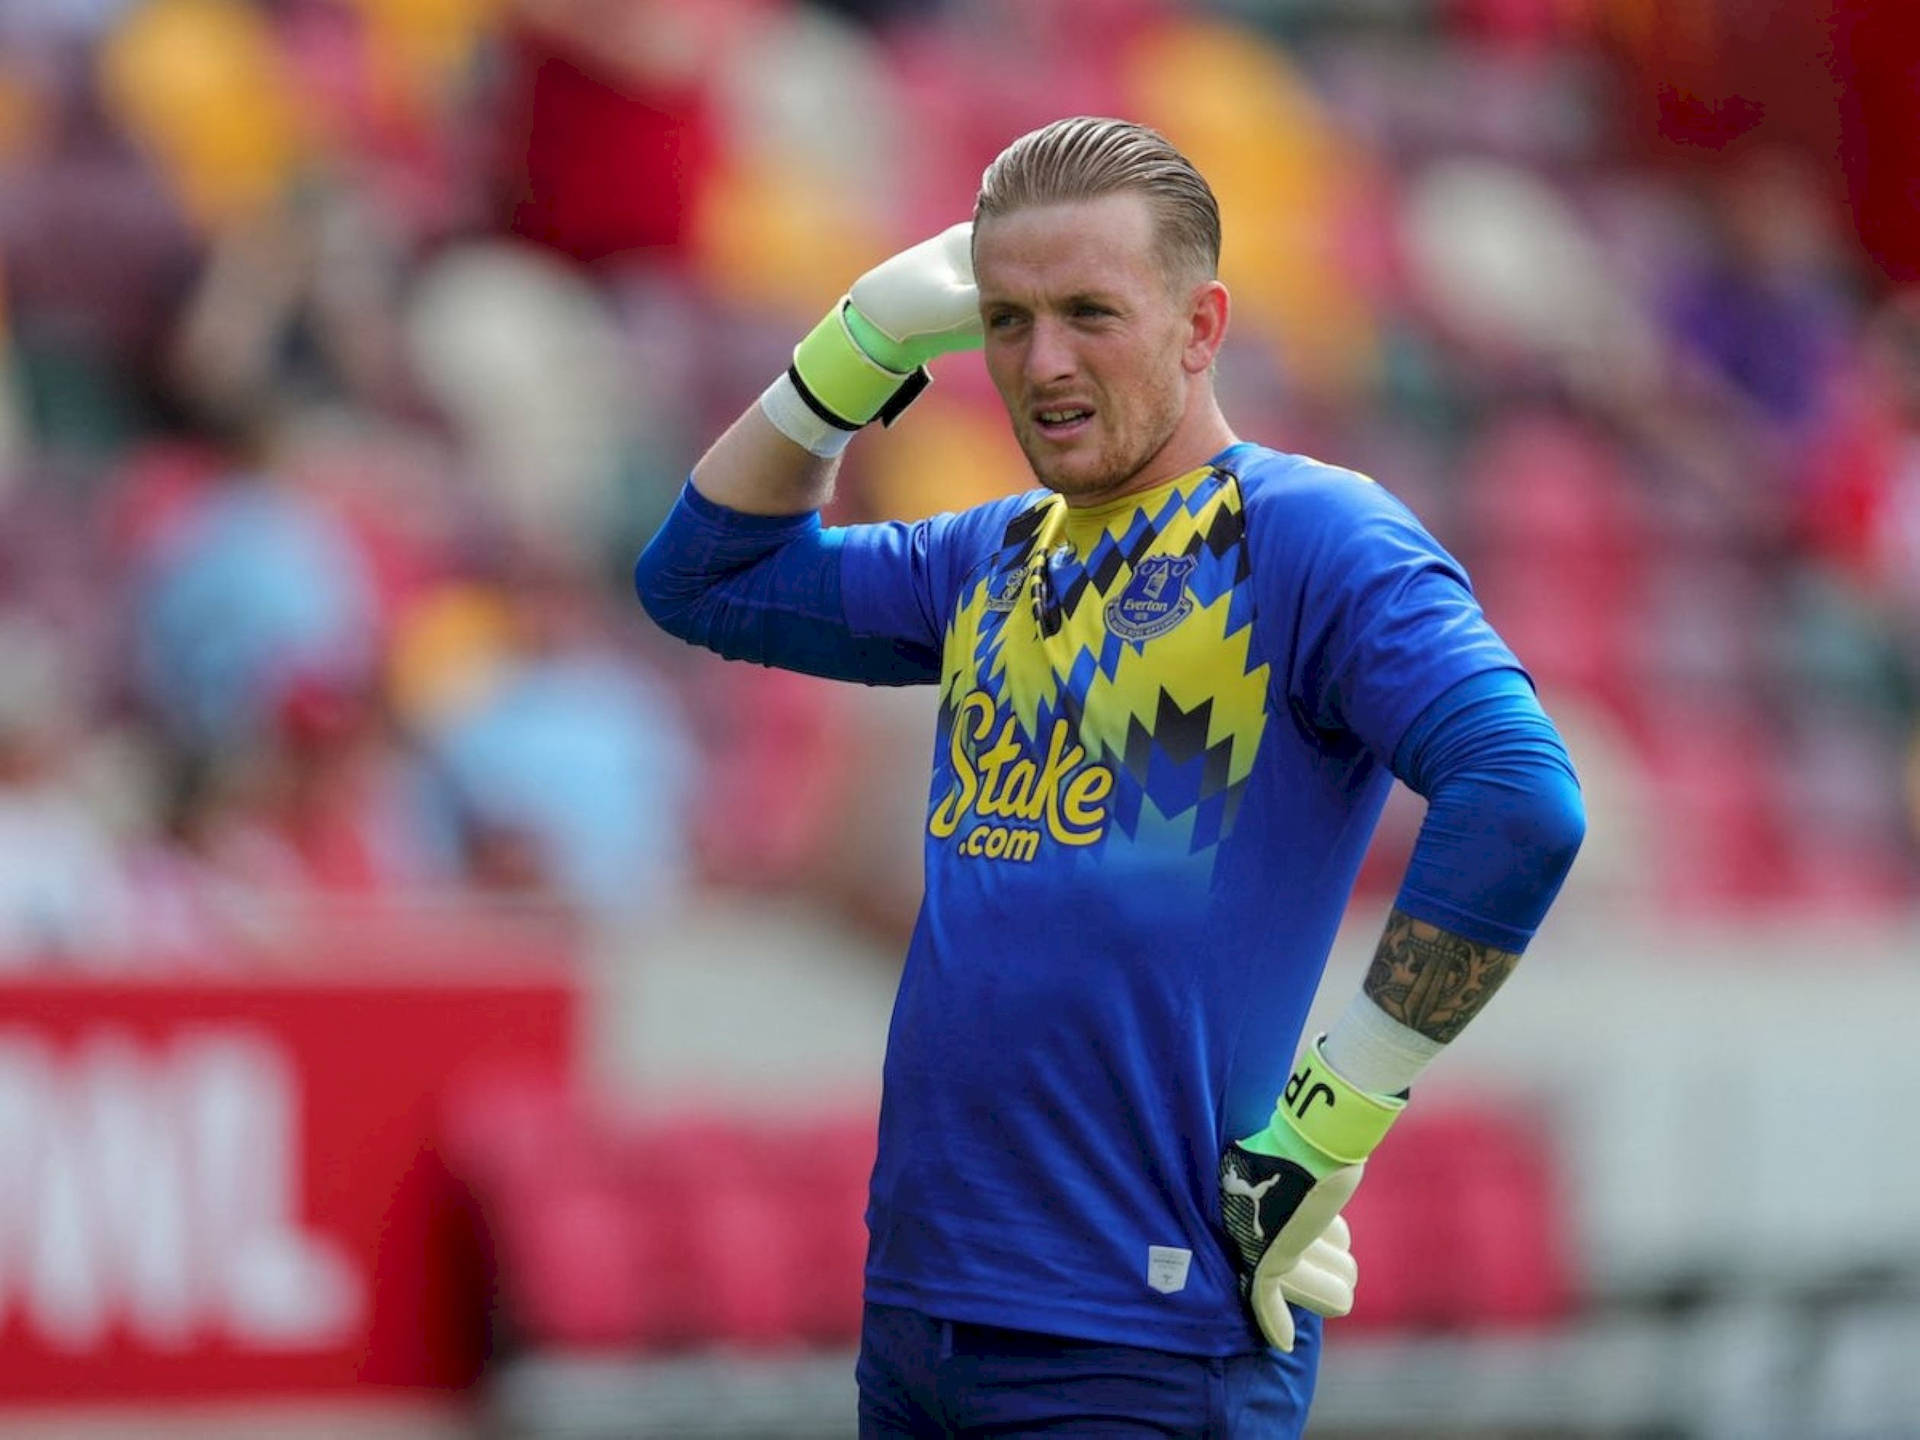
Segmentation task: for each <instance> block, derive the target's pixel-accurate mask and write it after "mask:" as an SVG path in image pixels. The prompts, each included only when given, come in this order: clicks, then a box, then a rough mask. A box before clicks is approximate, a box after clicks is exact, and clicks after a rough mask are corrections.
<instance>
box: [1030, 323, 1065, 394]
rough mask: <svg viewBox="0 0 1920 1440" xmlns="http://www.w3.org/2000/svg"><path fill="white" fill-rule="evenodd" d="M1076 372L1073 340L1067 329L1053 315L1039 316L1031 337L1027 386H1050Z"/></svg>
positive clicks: (1031, 331)
mask: <svg viewBox="0 0 1920 1440" xmlns="http://www.w3.org/2000/svg"><path fill="white" fill-rule="evenodd" d="M1073 370H1074V358H1073V345H1072V337H1071V336H1069V335H1068V333H1067V327H1066V326H1064V325H1062V324H1061V323H1060V322H1059V321H1058V320H1055V319H1053V318H1052V317H1050V316H1046V315H1042V316H1038V317H1036V318H1035V320H1034V322H1033V327H1032V329H1031V330H1030V331H1029V332H1028V335H1027V353H1026V378H1027V383H1028V384H1030V385H1045V384H1050V383H1052V382H1053V381H1056V380H1064V379H1066V378H1067V377H1069V376H1071V375H1072V374H1073Z"/></svg>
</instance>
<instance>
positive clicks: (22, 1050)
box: [0, 966, 579, 1404]
mask: <svg viewBox="0 0 1920 1440" xmlns="http://www.w3.org/2000/svg"><path fill="white" fill-rule="evenodd" d="M578 1008H579V1007H578V997H577V994H576V991H575V988H574V986H573V984H572V983H571V980H570V979H569V978H568V976H567V974H566V972H565V971H563V970H562V969H560V968H559V967H557V966H555V967H543V968H541V969H540V970H538V971H537V972H521V973H512V974H502V973H499V972H489V973H488V974H487V975H485V976H476V977H474V978H470V979H466V980H459V979H456V980H452V981H442V980H440V979H438V978H425V977H423V978H418V979H410V978H399V979H395V978H391V977H383V978H377V979H375V978H369V979H367V980H366V981H365V983H356V982H355V981H352V980H349V979H342V978H340V977H339V976H338V975H333V976H329V977H328V978H325V979H302V978H284V979H280V978H276V979H263V980H257V981H234V982H221V983H214V984H208V983H197V982H195V983H166V982H159V981H153V982H147V981H132V982H125V983H119V982H116V983H95V982H84V981H38V980H28V981H18V982H10V983H7V984H4V985H0V1403H35V1404H40V1403H47V1402H57V1401H86V1402H101V1403H106V1402H117V1401H126V1400H135V1399H142V1400H144V1399H154V1398H163V1397H172V1398H181V1399H193V1398H215V1397H232V1396H238V1395H258V1394H274V1393H289V1392H300V1393H314V1392H324V1391H337V1390H340V1389H343V1388H348V1387H355V1386H364V1385H406V1386H456V1385H459V1384H462V1383H464V1382H465V1381H467V1380H469V1379H471V1378H472V1376H473V1374H474V1372H475V1370H476V1368H477V1366H478V1365H479V1363H480V1361H481V1359H482V1358H483V1355H484V1322H485V1313H486V1296H487V1283H488V1281H487V1274H486V1262H485V1247H484V1244H483V1242H482V1241H481V1238H480V1236H479V1234H478V1231H477V1227H476V1225H475V1223H474V1217H473V1215H472V1213H471V1206H470V1205H469V1203H468V1202H467V1199H466V1197H465V1196H464V1194H463V1192H462V1190H461V1187H460V1186H459V1184H458V1183H457V1181H456V1180H455V1178H454V1177H453V1176H452V1175H450V1174H449V1173H448V1171H447V1169H446V1167H445V1166H444V1164H443V1163H442V1161H441V1159H440V1153H439V1150H438V1148H437V1143H436V1136H437V1130H438V1125H439V1122H440V1117H441V1116H442V1114H443V1113H444V1111H445V1107H446V1105H447V1104H448V1102H449V1100H450V1098H451V1097H453V1096H456V1095H457V1094H458V1093H459V1092H460V1090H461V1089H462V1087H464V1086H467V1085H469V1084H474V1083H478V1082H480V1081H482V1080H484V1079H486V1078H487V1077H488V1076H490V1075H497V1074H499V1073H501V1072H503V1071H508V1072H512V1073H515V1074H529V1073H530V1074H533V1075H538V1076H545V1077H549V1078H559V1077H560V1076H562V1075H563V1073H564V1072H566V1071H567V1070H568V1069H569V1068H570V1066H571V1063H572V1059H573V1056H574V1054H575V1051H576V1036H577V1030H578V1025H577V1018H578Z"/></svg>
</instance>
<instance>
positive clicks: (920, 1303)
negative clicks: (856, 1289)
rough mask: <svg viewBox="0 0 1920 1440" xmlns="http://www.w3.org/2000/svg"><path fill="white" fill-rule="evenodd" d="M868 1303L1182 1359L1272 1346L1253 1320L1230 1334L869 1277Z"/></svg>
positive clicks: (1114, 1310)
mask: <svg viewBox="0 0 1920 1440" xmlns="http://www.w3.org/2000/svg"><path fill="white" fill-rule="evenodd" d="M866 1299H867V1301H868V1303H869V1304H874V1305H899V1306H904V1307H906V1308H907V1309H911V1310H918V1311H920V1312H921V1313H922V1314H925V1315H930V1316H932V1317H933V1318H935V1319H937V1320H950V1321H957V1322H959V1323H960V1324H964V1325H998V1326H1002V1327H1004V1328H1006V1329H1009V1330H1027V1331H1032V1332H1034V1333H1036V1334H1041V1335H1058V1336H1060V1337H1062V1338H1063V1339H1068V1340H1091V1341H1095V1342H1097V1343H1100V1344H1106V1345H1131V1346H1137V1347H1139V1348H1141V1349H1145V1350H1163V1351H1167V1352H1169V1353H1171V1354H1176V1355H1200V1356H1207V1357H1210V1358H1218V1357H1225V1356H1229V1355H1248V1354H1253V1353H1256V1352H1258V1351H1260V1350H1262V1349H1264V1348H1266V1347H1264V1346H1263V1345H1262V1344H1261V1343H1260V1342H1259V1341H1258V1340H1257V1339H1256V1338H1255V1336H1254V1332H1253V1328H1252V1325H1251V1323H1250V1322H1249V1324H1248V1325H1247V1327H1246V1328H1245V1329H1240V1328H1238V1327H1234V1328H1232V1329H1231V1330H1229V1329H1227V1328H1223V1327H1222V1326H1220V1325H1216V1324H1210V1323H1207V1322H1204V1321H1193V1320H1188V1319H1185V1318H1183V1317H1179V1316H1170V1315H1166V1314H1156V1313H1154V1312H1153V1311H1150V1310H1140V1309H1137V1308H1129V1307H1122V1306H1118V1305H1074V1304H1070V1303H1062V1302H1060V1301H1052V1302H1048V1303H1036V1302H1034V1301H1033V1300H1031V1299H1029V1300H1025V1301H1022V1302H1020V1303H1018V1304H1009V1303H1008V1302H1007V1299H1006V1297H1005V1296H1004V1295H1001V1296H994V1295H988V1294H985V1293H983V1292H979V1291H969V1290H959V1289H955V1288H953V1287H952V1286H944V1285H943V1286H940V1287H939V1288H938V1289H931V1290H930V1289H923V1288H922V1287H920V1286H917V1285H914V1284H911V1283H910V1282H907V1281H903V1280H898V1279H892V1278H889V1277H886V1276H875V1275H869V1276H868V1277H867V1281H866Z"/></svg>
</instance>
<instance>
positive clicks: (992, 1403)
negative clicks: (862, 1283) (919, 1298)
mask: <svg viewBox="0 0 1920 1440" xmlns="http://www.w3.org/2000/svg"><path fill="white" fill-rule="evenodd" d="M1296 1313H1297V1312H1296ZM1308 1319H1309V1322H1311V1321H1312V1317H1308ZM1319 1348H1320V1327H1319V1325H1318V1323H1306V1324H1303V1325H1302V1326H1301V1334H1300V1339H1299V1342H1298V1343H1297V1344H1296V1345H1295V1347H1294V1353H1293V1355H1292V1356H1291V1357H1283V1356H1282V1355H1281V1354H1280V1353H1279V1352H1278V1351H1276V1350H1261V1351H1255V1352H1253V1353H1251V1354H1247V1355H1229V1356H1225V1357H1213V1356H1206V1355H1175V1354H1172V1353H1170V1352H1168V1351H1165V1350H1146V1349H1141V1348H1139V1347H1137V1346H1132V1345H1108V1344H1104V1343H1102V1342H1098V1341H1092V1340H1067V1339H1062V1338H1060V1337H1059V1336H1055V1335H1036V1334H1033V1333H1032V1332H1030V1331H1026V1330H1002V1329H999V1328H998V1327H996V1326H992V1325H966V1324H960V1323H957V1322H953V1321H947V1320H935V1319H933V1318H932V1317H931V1316H927V1315H923V1314H921V1313H920V1312H919V1311H917V1310H904V1309H900V1308H898V1307H896V1306H892V1305H871V1304H870V1305H868V1306H867V1307H866V1320H865V1323H864V1324H863V1325H862V1327H861V1332H860V1361H859V1365H858V1367H857V1369H856V1371H855V1373H856V1375H857V1377H858V1379H859V1382H860V1440H896V1437H906V1436H912V1437H916V1440H918V1437H922V1436H943V1437H963V1436H964V1437H972V1436H981V1437H985V1436H1018V1435H1032V1434H1045V1435H1050V1436H1055V1435H1057V1436H1073V1435H1080V1436H1101V1437H1107V1440H1123V1437H1128V1436H1158V1437H1163V1440H1164V1437H1169V1436H1185V1437H1192V1440H1203V1437H1204V1440H1255V1437H1258V1440H1297V1437H1298V1436H1299V1435H1300V1433H1301V1431H1302V1430H1303V1429H1305V1427H1306V1423H1307V1405H1308V1403H1309V1402H1310V1401H1311V1400H1312V1399H1313V1377H1314V1371H1315V1368H1316V1363H1315V1362H1316V1361H1317V1360H1318V1358H1319Z"/></svg>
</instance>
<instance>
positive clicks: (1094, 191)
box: [973, 115, 1220, 280]
mask: <svg viewBox="0 0 1920 1440" xmlns="http://www.w3.org/2000/svg"><path fill="white" fill-rule="evenodd" d="M1128 191H1132V192H1134V193H1137V194H1140V195H1143V196H1145V197H1146V199H1147V202H1148V204H1149V205H1151V206H1152V208H1153V213H1154V220H1155V227H1154V228H1155V235H1156V239H1157V242H1158V245H1159V249H1160V259H1161V264H1162V266H1163V268H1164V269H1165V270H1166V272H1167V275H1168V276H1169V278H1176V277H1180V276H1182V275H1183V274H1193V275H1195V276H1197V277H1199V278H1202V279H1207V280H1211V279H1213V278H1214V277H1215V276H1217V275H1218V274H1219V270H1220V206H1219V203H1218V202H1217V201H1216V200H1215V199H1214V198H1213V189H1212V187H1211V186H1209V185H1208V184H1207V180H1206V177H1205V176H1204V175H1202V174H1201V173H1200V172H1199V171H1198V170H1197V169H1195V168H1194V165H1193V162H1192V161H1191V160H1189V159H1187V157H1186V156H1185V155H1182V154H1181V153H1180V152H1179V151H1178V150H1176V149H1174V147H1173V144H1172V142H1171V141H1169V140H1168V139H1167V137H1166V136H1164V135H1162V134H1161V133H1160V132H1159V131H1158V130H1153V129H1149V128H1148V127H1147V126H1145V125H1136V124H1134V123H1133V122H1132V121H1130V120H1112V119H1107V118H1104V117H1101V116H1096V115H1077V116H1074V117H1073V118H1071V119H1067V120H1056V121H1054V122H1053V123H1052V124H1051V125H1044V126H1042V127H1041V128H1040V129H1038V130H1033V131H1030V132H1028V133H1027V134H1025V135H1022V136H1021V137H1020V138H1019V139H1018V140H1015V141H1014V142H1013V143H1012V144H1011V145H1009V146H1007V148H1006V149H1004V150H1002V151H1001V152H1000V154H999V155H998V156H997V157H996V158H995V159H994V162H993V163H992V164H991V165H989V166H987V170H986V173H985V174H984V175H982V176H981V177H980V193H979V195H978V196H977V197H976V198H975V200H974V202H973V219H974V223H975V224H976V225H978V224H979V223H980V221H982V220H985V219H988V218H990V217H993V216H996V215H1007V214H1011V213H1012V212H1013V211H1015V210H1024V209H1027V208H1028V207H1030V206H1035V205H1060V204H1069V203H1072V202H1075V201H1081V200H1097V199H1099V198H1101V197H1102V196H1105V195H1115V194H1120V193H1123V192H1128Z"/></svg>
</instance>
